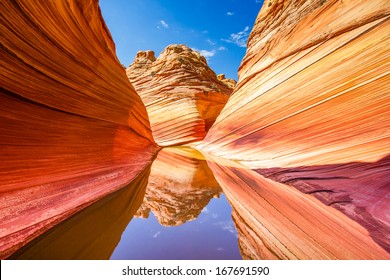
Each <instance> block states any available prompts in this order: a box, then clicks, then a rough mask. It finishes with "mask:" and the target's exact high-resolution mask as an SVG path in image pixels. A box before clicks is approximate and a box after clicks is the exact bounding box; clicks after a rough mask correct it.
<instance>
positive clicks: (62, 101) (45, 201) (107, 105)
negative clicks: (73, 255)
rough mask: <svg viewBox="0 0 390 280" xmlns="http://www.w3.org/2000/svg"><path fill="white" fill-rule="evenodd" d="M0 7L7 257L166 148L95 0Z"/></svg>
mask: <svg viewBox="0 0 390 280" xmlns="http://www.w3.org/2000/svg"><path fill="white" fill-rule="evenodd" d="M0 7H1V11H2V14H1V16H0V31H1V34H2V35H1V39H0V42H1V48H0V72H1V75H0V85H1V89H0V90H1V94H0V104H1V108H0V134H1V137H0V147H1V152H0V162H1V165H0V176H1V187H0V252H1V253H0V257H1V258H4V257H7V256H9V255H10V254H11V253H12V252H14V251H15V250H16V249H18V248H20V247H21V246H23V245H24V244H26V243H27V242H28V241H30V240H32V239H33V238H34V237H36V236H38V235H39V234H41V233H42V232H44V231H46V230H47V229H49V228H50V227H52V226H53V225H55V224H57V223H59V222H60V221H62V220H64V219H65V218H67V217H69V216H71V215H72V214H74V213H75V212H77V211H79V210H80V209H82V208H85V207H86V206H88V205H90V204H91V203H93V202H95V201H97V200H98V199H100V198H102V197H104V196H105V195H107V194H109V193H111V192H113V191H115V190H118V189H119V188H121V187H123V186H125V185H127V184H128V183H129V182H130V181H131V180H133V179H134V178H135V177H136V176H137V175H138V174H140V172H142V170H143V169H144V168H145V167H146V166H147V165H148V164H150V162H151V160H152V157H153V156H154V154H155V153H156V151H157V149H158V147H157V145H156V144H154V141H153V138H152V134H151V129H150V126H149V121H148V117H147V113H146V109H145V107H144V105H143V103H142V100H141V99H140V97H139V96H138V95H137V94H136V92H135V90H134V88H133V87H132V86H131V84H130V83H129V81H128V79H127V77H126V73H125V71H124V69H123V68H122V67H121V65H120V63H119V61H118V59H117V58H116V55H115V46H114V43H113V41H112V39H111V35H110V33H109V31H108V29H107V27H106V25H105V23H104V21H103V19H102V16H101V12H100V9H99V7H98V1H97V0H87V1H74V0H62V1H24V0H20V1H1V3H0Z"/></svg>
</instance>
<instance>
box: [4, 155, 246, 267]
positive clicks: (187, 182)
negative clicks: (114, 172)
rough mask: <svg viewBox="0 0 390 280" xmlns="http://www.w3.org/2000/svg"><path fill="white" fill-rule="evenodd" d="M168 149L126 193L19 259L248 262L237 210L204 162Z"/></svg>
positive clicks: (83, 214)
mask: <svg viewBox="0 0 390 280" xmlns="http://www.w3.org/2000/svg"><path fill="white" fill-rule="evenodd" d="M182 151H183V150H182V149H177V148H168V149H163V150H161V151H160V152H159V154H158V156H157V158H156V159H155V161H154V162H153V164H152V166H151V167H149V168H148V169H146V170H145V171H144V172H143V173H142V174H140V176H139V177H138V178H137V179H136V180H135V181H133V182H132V183H130V184H129V185H128V186H126V187H125V188H123V189H121V190H119V191H117V192H115V193H113V194H111V195H109V196H107V197H105V198H104V199H102V200H100V201H98V202H96V203H94V204H92V205H91V206H89V207H87V208H86V209H84V210H82V211H80V212H78V213H77V214H76V215H73V216H72V217H70V218H69V219H67V220H65V221H64V222H62V223H60V224H58V225H57V226H55V227H54V228H52V229H51V230H49V231H47V232H46V233H44V234H42V235H41V236H39V237H38V238H36V239H35V240H33V241H32V242H30V243H29V244H28V245H26V246H25V247H23V248H22V249H21V250H19V251H18V252H16V253H15V254H14V255H13V256H12V257H11V258H19V259H122V260H126V259H128V260H133V259H138V260H146V259H158V260H163V259H184V260H185V259H242V257H241V255H240V250H239V247H238V240H237V239H238V235H237V231H236V228H235V226H234V223H233V221H232V216H231V212H232V209H231V206H230V205H229V203H228V201H227V199H226V197H225V195H224V194H223V193H222V190H221V188H220V187H219V185H218V183H217V181H216V180H215V178H214V176H213V174H212V172H211V170H210V169H209V167H208V165H207V163H206V161H205V160H204V159H203V158H202V156H201V155H200V154H199V153H198V152H196V151H192V152H191V153H194V157H189V155H188V150H186V152H184V155H183V153H182Z"/></svg>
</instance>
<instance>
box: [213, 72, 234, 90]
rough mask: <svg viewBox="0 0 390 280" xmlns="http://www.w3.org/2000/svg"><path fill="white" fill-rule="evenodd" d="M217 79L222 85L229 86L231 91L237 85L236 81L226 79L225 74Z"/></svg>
mask: <svg viewBox="0 0 390 280" xmlns="http://www.w3.org/2000/svg"><path fill="white" fill-rule="evenodd" d="M217 79H218V80H219V81H221V82H222V83H224V84H225V85H226V86H228V87H229V88H231V89H234V88H235V86H236V84H237V82H236V81H235V80H233V79H228V78H226V77H225V74H219V75H218V76H217Z"/></svg>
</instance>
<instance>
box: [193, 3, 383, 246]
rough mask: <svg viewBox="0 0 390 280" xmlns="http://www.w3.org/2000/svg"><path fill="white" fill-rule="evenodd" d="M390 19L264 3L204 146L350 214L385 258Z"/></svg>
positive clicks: (348, 6) (326, 7) (375, 6)
mask: <svg viewBox="0 0 390 280" xmlns="http://www.w3.org/2000/svg"><path fill="white" fill-rule="evenodd" d="M389 19H390V2H389V1H385V0H374V1H362V0H361V1H333V0H328V1H311V0H306V1H290V0H279V1H265V3H264V6H263V8H262V9H261V11H260V13H259V15H258V17H257V20H256V22H255V25H254V27H253V30H252V32H251V34H250V36H249V39H248V48H247V52H246V55H245V57H244V59H243V61H242V63H241V66H240V69H239V81H238V84H237V86H236V88H235V90H234V92H233V94H232V96H231V97H230V99H229V101H228V102H227V104H226V106H225V107H224V109H223V110H222V111H221V114H220V115H219V116H218V118H217V120H216V121H215V123H214V125H213V126H212V127H211V128H210V130H209V132H208V134H207V136H206V138H205V139H204V141H203V142H202V143H201V144H200V145H198V147H199V148H200V149H202V151H205V152H207V153H211V154H213V155H217V156H220V157H224V158H228V159H231V160H235V161H239V162H241V163H242V164H244V165H246V166H247V167H249V168H251V169H253V170H255V171H256V172H257V173H260V174H262V175H264V176H266V177H269V178H271V179H273V180H275V181H279V182H283V183H284V184H287V185H291V186H294V187H295V188H297V189H299V190H301V191H302V192H305V193H307V194H311V195H312V196H315V197H317V198H318V199H320V200H321V201H322V202H324V203H325V204H327V205H330V206H332V207H335V208H337V209H339V210H341V211H343V212H344V213H345V214H346V215H348V216H349V217H350V218H352V219H354V220H355V221H357V222H359V223H360V224H361V225H362V226H364V227H365V228H366V229H367V230H368V231H369V233H370V235H371V237H372V238H373V240H375V241H376V242H378V244H380V245H381V246H382V247H383V248H385V249H386V250H387V251H390V243H389V240H390V216H389V214H388V213H390V187H389V186H390V185H389V179H388V178H390V161H389V151H390V113H389V112H390V87H389V85H390V75H389V73H390V52H389V47H388V46H389V45H390V35H389V32H388V31H389V28H390V20H389ZM251 182H252V181H251Z"/></svg>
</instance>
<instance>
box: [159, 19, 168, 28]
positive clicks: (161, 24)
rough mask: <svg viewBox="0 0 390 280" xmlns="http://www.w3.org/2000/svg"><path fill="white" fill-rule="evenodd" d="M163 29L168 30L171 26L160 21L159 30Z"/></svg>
mask: <svg viewBox="0 0 390 280" xmlns="http://www.w3.org/2000/svg"><path fill="white" fill-rule="evenodd" d="M161 27H163V28H165V29H168V28H169V25H168V23H166V21H165V20H160V22H159V23H158V25H157V28H158V29H160V28H161Z"/></svg>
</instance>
